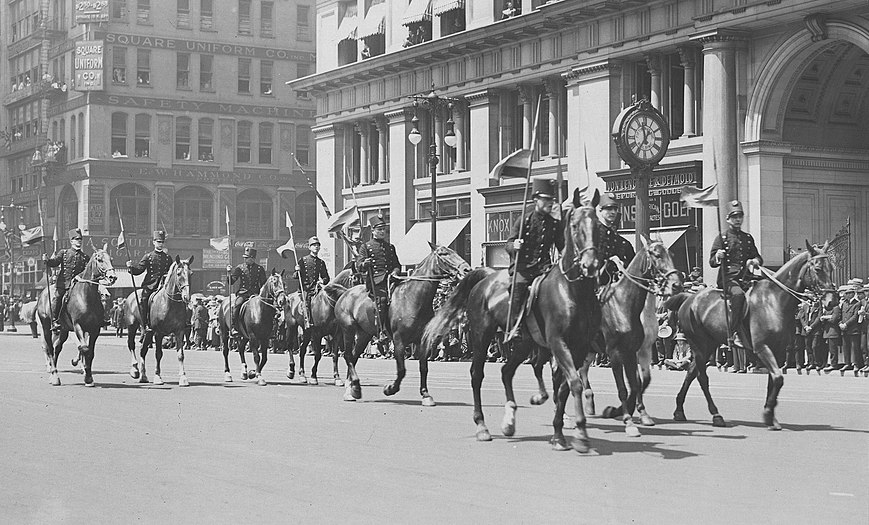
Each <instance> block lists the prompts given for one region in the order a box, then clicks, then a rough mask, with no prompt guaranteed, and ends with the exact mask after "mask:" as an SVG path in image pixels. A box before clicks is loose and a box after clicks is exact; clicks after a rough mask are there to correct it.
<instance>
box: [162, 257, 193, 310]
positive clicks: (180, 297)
mask: <svg viewBox="0 0 869 525" xmlns="http://www.w3.org/2000/svg"><path fill="white" fill-rule="evenodd" d="M183 271H184V265H183V264H182V265H175V274H174V276H173V277H175V279H174V281H175V286H174V288H175V291H174V292H172V293H169V290H166V297H168V298H169V300H170V301H172V302H175V303H185V302H187V301H185V300H184V293H183V292H184V290H185V289H186V290H189V289H190V281H189V280H188V281H187V283H186V284H181V285H179V284H178V272H183ZM166 281H167V282H166V286H164V288H169V283H168V281H169V278H168V277H167V279H166ZM175 296H178V298H177V299H176V298H175Z"/></svg>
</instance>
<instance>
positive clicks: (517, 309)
mask: <svg viewBox="0 0 869 525" xmlns="http://www.w3.org/2000/svg"><path fill="white" fill-rule="evenodd" d="M527 292H528V283H527V282H524V281H519V280H517V281H516V283H515V287H514V288H513V294H512V295H511V298H512V299H511V300H512V302H511V304H510V319H509V320H508V321H509V323H508V324H507V328H508V329H509V332H508V333H507V336H506V337H505V338H504V342H505V343H509V342H511V341H517V342H518V341H521V340H522V330H521V328H522V323H521V320H522V317H521V316H522V309H523V308H524V306H525V299H526V296H527V295H528V293H527Z"/></svg>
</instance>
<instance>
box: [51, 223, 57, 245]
mask: <svg viewBox="0 0 869 525" xmlns="http://www.w3.org/2000/svg"><path fill="white" fill-rule="evenodd" d="M52 240H54V251H57V223H55V224H54V237H52Z"/></svg>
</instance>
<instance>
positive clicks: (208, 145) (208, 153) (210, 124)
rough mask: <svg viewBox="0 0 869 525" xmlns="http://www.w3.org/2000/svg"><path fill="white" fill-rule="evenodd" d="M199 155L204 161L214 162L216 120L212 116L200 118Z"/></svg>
mask: <svg viewBox="0 0 869 525" xmlns="http://www.w3.org/2000/svg"><path fill="white" fill-rule="evenodd" d="M197 143H198V144H199V156H198V157H197V158H198V159H199V160H200V161H202V162H214V150H213V143H214V121H213V120H211V119H210V118H201V119H199V141H198V142H197Z"/></svg>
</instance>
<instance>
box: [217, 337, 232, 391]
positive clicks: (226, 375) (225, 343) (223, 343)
mask: <svg viewBox="0 0 869 525" xmlns="http://www.w3.org/2000/svg"><path fill="white" fill-rule="evenodd" d="M218 330H219V331H220V349H221V350H222V351H223V380H224V381H225V382H227V383H232V374H231V373H230V372H229V333H228V332H229V329H226V330H220V329H218Z"/></svg>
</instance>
